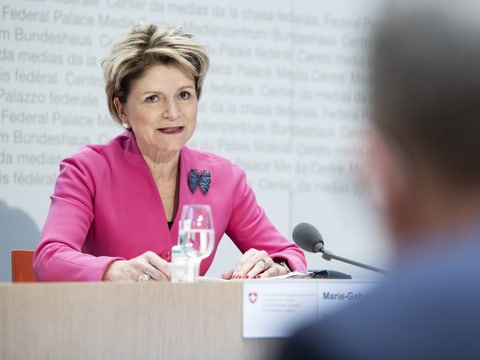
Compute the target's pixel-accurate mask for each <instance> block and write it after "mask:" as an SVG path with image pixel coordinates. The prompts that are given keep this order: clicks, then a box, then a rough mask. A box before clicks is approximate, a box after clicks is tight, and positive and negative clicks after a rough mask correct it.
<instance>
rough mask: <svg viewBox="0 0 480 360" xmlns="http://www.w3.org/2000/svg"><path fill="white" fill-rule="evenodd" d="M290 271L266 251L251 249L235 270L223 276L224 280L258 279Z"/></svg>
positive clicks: (243, 256)
mask: <svg viewBox="0 0 480 360" xmlns="http://www.w3.org/2000/svg"><path fill="white" fill-rule="evenodd" d="M287 273H288V270H287V269H286V268H285V267H284V266H282V265H280V264H277V263H276V262H274V261H273V259H272V258H271V257H270V256H269V255H268V253H267V252H266V251H264V250H257V249H250V250H248V251H246V252H245V253H244V254H243V255H242V257H241V258H240V260H239V261H238V263H237V266H236V267H235V269H232V270H229V271H226V272H224V273H223V274H222V278H223V279H227V280H228V279H256V278H268V277H272V276H279V275H285V274H287Z"/></svg>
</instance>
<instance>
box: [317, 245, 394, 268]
mask: <svg viewBox="0 0 480 360" xmlns="http://www.w3.org/2000/svg"><path fill="white" fill-rule="evenodd" d="M320 252H321V253H322V257H323V258H324V259H325V260H332V259H335V260H338V261H342V262H344V263H347V264H350V265H354V266H358V267H361V268H364V269H367V270H371V271H375V272H377V273H380V274H388V272H387V271H385V270H382V269H379V268H376V267H374V266H370V265H366V264H362V263H359V262H357V261H353V260H350V259H346V258H344V257H341V256H337V255H335V254H333V253H332V252H330V251H328V250H326V249H324V248H323V247H322V248H321V249H320Z"/></svg>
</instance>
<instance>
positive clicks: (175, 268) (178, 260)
mask: <svg viewBox="0 0 480 360" xmlns="http://www.w3.org/2000/svg"><path fill="white" fill-rule="evenodd" d="M171 265H172V280H171V281H172V282H194V279H195V276H194V275H195V273H194V264H193V261H192V259H190V258H189V257H188V256H187V255H185V254H184V253H183V251H182V249H181V248H180V246H178V245H175V246H173V247H172V262H171Z"/></svg>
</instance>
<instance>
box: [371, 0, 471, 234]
mask: <svg viewBox="0 0 480 360" xmlns="http://www.w3.org/2000/svg"><path fill="white" fill-rule="evenodd" d="M479 13H480V2H479V1H438V0H437V1H418V0H416V1H401V2H397V3H395V4H390V6H389V8H388V11H387V12H386V14H385V15H384V17H382V18H381V21H380V22H379V24H378V27H377V31H376V34H375V36H374V39H373V49H372V67H371V80H372V84H371V100H372V118H371V121H372V124H373V128H374V131H373V136H372V148H371V152H370V154H371V155H370V159H369V160H370V161H371V169H372V170H371V171H372V173H373V174H372V179H373V180H374V183H375V184H376V188H377V190H378V191H377V192H378V194H379V202H380V205H381V208H382V210H383V214H384V216H385V220H386V222H387V225H388V226H389V229H390V231H391V232H392V235H393V236H394V239H395V240H397V241H398V242H399V243H401V241H405V239H409V238H413V237H417V236H418V235H425V234H430V233H432V232H438V231H443V230H446V229H450V228H455V227H462V226H465V225H466V224H467V223H469V222H472V221H474V220H475V218H476V217H480V160H479V159H478V156H479V155H480V22H479V21H478V19H477V18H476V17H477V16H476V15H478V14H479Z"/></svg>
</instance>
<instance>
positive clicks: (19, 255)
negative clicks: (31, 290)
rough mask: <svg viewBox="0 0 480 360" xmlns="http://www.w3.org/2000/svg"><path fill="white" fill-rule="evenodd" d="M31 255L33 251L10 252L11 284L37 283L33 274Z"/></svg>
mask: <svg viewBox="0 0 480 360" xmlns="http://www.w3.org/2000/svg"><path fill="white" fill-rule="evenodd" d="M33 253H34V251H33V250H21V249H14V250H12V252H11V256H12V282H36V281H37V280H36V279H35V273H34V272H33Z"/></svg>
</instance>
